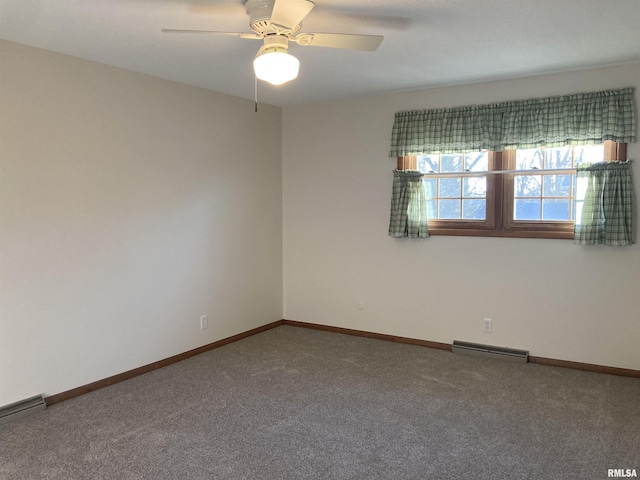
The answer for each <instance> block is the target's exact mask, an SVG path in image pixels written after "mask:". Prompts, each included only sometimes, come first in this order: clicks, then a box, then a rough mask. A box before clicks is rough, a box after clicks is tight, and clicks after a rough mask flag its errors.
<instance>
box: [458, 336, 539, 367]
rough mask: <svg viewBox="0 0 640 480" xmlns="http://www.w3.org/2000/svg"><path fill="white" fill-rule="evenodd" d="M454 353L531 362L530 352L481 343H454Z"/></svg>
mask: <svg viewBox="0 0 640 480" xmlns="http://www.w3.org/2000/svg"><path fill="white" fill-rule="evenodd" d="M451 350H452V351H453V352H454V353H464V354H466V355H473V356H477V357H484V358H500V359H502V360H508V361H510V362H517V363H527V362H528V361H529V351H528V350H516V349H514V348H503V347H494V346H491V345H482V344H479V343H470V342H460V341H459V340H454V341H453V348H452V349H451Z"/></svg>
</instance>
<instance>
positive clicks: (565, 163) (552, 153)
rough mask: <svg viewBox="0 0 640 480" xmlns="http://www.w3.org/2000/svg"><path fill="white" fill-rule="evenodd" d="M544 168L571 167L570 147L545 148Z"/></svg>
mask: <svg viewBox="0 0 640 480" xmlns="http://www.w3.org/2000/svg"><path fill="white" fill-rule="evenodd" d="M544 163H545V164H544V168H571V147H560V148H547V155H546V158H545V162H544Z"/></svg>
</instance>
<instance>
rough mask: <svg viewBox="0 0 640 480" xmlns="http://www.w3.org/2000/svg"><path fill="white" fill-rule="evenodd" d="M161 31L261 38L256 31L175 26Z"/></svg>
mask: <svg viewBox="0 0 640 480" xmlns="http://www.w3.org/2000/svg"><path fill="white" fill-rule="evenodd" d="M162 33H204V34H209V35H229V36H232V37H240V38H249V39H255V40H260V39H262V36H260V35H258V34H256V33H241V32H216V31H214V30H181V29H177V28H163V29H162Z"/></svg>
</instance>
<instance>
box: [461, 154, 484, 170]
mask: <svg viewBox="0 0 640 480" xmlns="http://www.w3.org/2000/svg"><path fill="white" fill-rule="evenodd" d="M464 169H465V170H466V171H469V172H486V171H487V170H489V152H471V153H467V154H465V156H464Z"/></svg>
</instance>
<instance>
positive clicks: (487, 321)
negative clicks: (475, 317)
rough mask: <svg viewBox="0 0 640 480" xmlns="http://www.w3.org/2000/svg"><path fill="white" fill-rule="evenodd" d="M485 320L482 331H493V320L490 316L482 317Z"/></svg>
mask: <svg viewBox="0 0 640 480" xmlns="http://www.w3.org/2000/svg"><path fill="white" fill-rule="evenodd" d="M482 322H483V328H482V331H483V332H485V333H491V327H492V325H491V324H492V322H493V320H491V319H490V318H483V319H482Z"/></svg>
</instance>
